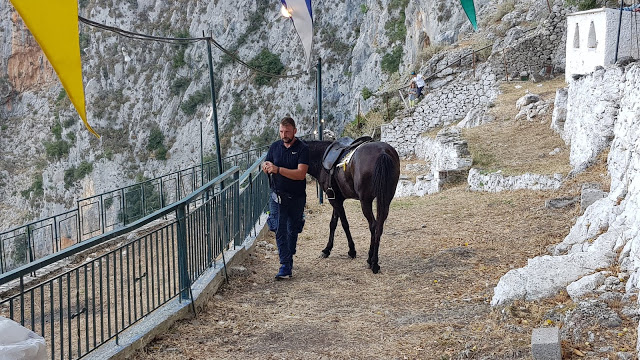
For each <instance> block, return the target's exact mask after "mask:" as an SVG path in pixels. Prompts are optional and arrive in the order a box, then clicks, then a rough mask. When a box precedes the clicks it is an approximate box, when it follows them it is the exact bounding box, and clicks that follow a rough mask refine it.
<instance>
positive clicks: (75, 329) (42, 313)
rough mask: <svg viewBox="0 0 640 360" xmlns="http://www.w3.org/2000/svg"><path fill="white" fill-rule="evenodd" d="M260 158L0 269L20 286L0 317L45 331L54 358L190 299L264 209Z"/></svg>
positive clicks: (1, 304) (74, 354) (75, 354)
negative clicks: (122, 239)
mask: <svg viewBox="0 0 640 360" xmlns="http://www.w3.org/2000/svg"><path fill="white" fill-rule="evenodd" d="M263 159H264V155H263V156H262V157H261V158H259V159H258V160H257V161H256V162H255V163H254V164H253V165H252V166H250V167H249V169H248V170H247V171H245V172H244V173H243V174H242V176H240V169H239V167H238V166H235V167H232V168H231V169H229V170H227V171H226V172H225V173H223V174H222V175H220V176H218V177H216V178H214V179H213V180H211V181H209V182H208V183H207V184H205V185H203V186H201V187H200V188H198V189H195V191H194V192H193V193H191V194H190V195H188V196H187V197H186V198H184V199H182V200H179V201H176V202H175V203H174V204H171V205H168V206H165V207H163V208H162V209H159V210H156V211H155V212H153V213H152V214H150V215H147V216H145V217H143V218H141V219H139V220H136V221H134V222H132V223H131V224H128V225H127V226H126V227H124V228H120V229H115V230H111V231H109V232H106V233H104V234H102V235H99V236H97V237H95V238H93V239H91V240H87V241H84V242H81V243H78V244H75V245H72V246H71V247H69V248H67V249H64V250H62V251H61V252H59V253H57V254H52V255H48V256H46V257H44V258H42V259H39V260H36V261H35V262H33V263H31V264H28V265H26V266H23V267H21V268H19V269H15V270H12V271H9V272H7V273H5V274H2V275H0V285H2V284H6V283H7V282H9V281H13V282H16V285H17V286H16V289H15V290H14V292H15V294H13V295H10V296H9V297H7V298H5V299H4V300H2V301H0V315H1V316H5V317H8V318H10V319H13V320H14V321H16V322H18V323H20V324H22V325H23V326H25V327H27V328H29V329H31V330H33V331H34V332H36V333H38V334H40V335H42V336H43V337H44V338H45V340H46V343H47V347H48V349H47V350H48V354H50V358H51V359H65V358H66V359H78V358H82V357H83V356H85V355H87V354H88V353H90V352H92V351H94V350H95V349H96V348H98V347H99V346H100V345H102V344H104V343H106V342H107V341H109V340H110V339H113V338H115V340H116V342H117V341H118V337H119V334H120V333H122V331H124V330H125V329H127V328H129V327H130V326H132V325H133V324H135V323H136V322H137V321H139V320H141V319H142V318H144V317H145V316H146V315H148V314H149V313H151V312H152V311H154V310H156V309H158V308H159V307H160V306H162V305H163V304H165V303H167V302H168V301H170V300H172V299H174V298H176V297H178V298H179V299H180V301H182V300H186V299H189V298H192V296H191V291H190V286H191V284H192V283H193V281H194V280H195V279H197V278H198V277H199V276H200V275H201V274H202V273H203V272H204V271H205V270H207V269H208V268H209V267H212V266H215V264H216V259H218V260H217V261H218V263H220V261H219V260H220V259H222V260H223V261H222V263H224V250H225V249H227V248H229V247H231V246H235V245H237V244H240V243H241V242H242V241H243V239H244V238H245V237H246V236H247V235H249V232H250V231H251V229H252V228H254V225H255V224H256V222H257V220H258V219H259V217H260V215H261V214H263V213H264V210H265V207H266V204H267V200H268V196H269V187H268V180H267V176H266V175H265V174H264V173H262V172H261V171H260V163H261V162H262V161H263ZM143 226H146V227H145V228H144V230H145V234H144V235H142V236H139V237H137V238H135V239H133V240H131V241H129V242H127V243H125V244H123V245H121V246H119V247H117V248H115V249H112V250H109V249H107V250H104V251H103V253H98V254H96V255H95V258H92V259H87V260H85V262H84V263H82V264H79V265H76V266H75V267H73V268H71V269H70V270H66V271H63V272H61V273H59V274H55V273H53V274H48V275H46V276H43V278H42V279H40V280H38V284H37V285H35V286H30V287H29V288H25V277H26V276H28V274H30V273H33V272H35V271H36V270H38V269H42V268H43V267H45V266H48V265H50V264H53V263H55V262H57V261H59V260H63V259H67V258H70V257H72V256H74V255H76V254H78V253H80V252H83V251H85V250H87V249H92V250H93V249H95V248H96V246H97V245H100V244H103V243H105V242H106V241H108V240H110V239H114V238H116V237H118V236H122V235H126V234H129V233H131V232H132V231H134V230H137V229H140V228H142V227H143Z"/></svg>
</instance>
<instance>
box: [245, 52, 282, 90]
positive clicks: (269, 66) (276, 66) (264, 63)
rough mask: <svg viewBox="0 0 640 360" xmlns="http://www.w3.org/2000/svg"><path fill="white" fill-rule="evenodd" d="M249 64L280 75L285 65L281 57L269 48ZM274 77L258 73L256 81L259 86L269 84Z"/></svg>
mask: <svg viewBox="0 0 640 360" xmlns="http://www.w3.org/2000/svg"><path fill="white" fill-rule="evenodd" d="M249 65H250V66H252V67H254V68H256V69H258V70H261V71H264V72H266V73H269V74H275V75H280V74H282V72H283V71H284V65H282V61H280V57H279V56H278V55H276V54H274V53H272V52H271V51H269V50H268V49H262V51H261V52H260V53H259V54H258V55H256V56H255V57H254V58H253V59H251V60H250V61H249ZM272 79H273V77H272V76H269V75H263V74H257V75H256V77H255V79H254V83H255V84H256V85H258V86H262V85H267V84H269V83H270V82H271V80H272Z"/></svg>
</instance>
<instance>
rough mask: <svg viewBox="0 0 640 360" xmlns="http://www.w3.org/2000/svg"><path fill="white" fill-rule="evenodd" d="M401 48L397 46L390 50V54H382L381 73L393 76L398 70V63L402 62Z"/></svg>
mask: <svg viewBox="0 0 640 360" xmlns="http://www.w3.org/2000/svg"><path fill="white" fill-rule="evenodd" d="M402 51H403V50H402V46H401V45H398V46H396V47H394V48H393V50H391V52H390V53H386V54H384V56H383V57H382V61H381V62H380V68H381V69H382V71H384V72H386V73H389V74H393V73H396V72H398V70H399V69H400V61H401V60H402Z"/></svg>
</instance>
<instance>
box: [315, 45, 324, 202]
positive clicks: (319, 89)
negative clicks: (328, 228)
mask: <svg viewBox="0 0 640 360" xmlns="http://www.w3.org/2000/svg"><path fill="white" fill-rule="evenodd" d="M316 92H317V93H316V97H317V102H318V139H319V140H320V141H322V123H323V122H324V119H322V58H320V57H318V65H317V71H316ZM316 184H317V185H316V186H317V187H318V200H319V201H320V204H322V189H320V184H319V183H316Z"/></svg>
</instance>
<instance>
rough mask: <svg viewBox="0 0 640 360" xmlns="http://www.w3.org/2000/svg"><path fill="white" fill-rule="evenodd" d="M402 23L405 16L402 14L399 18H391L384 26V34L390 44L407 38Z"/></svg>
mask: <svg viewBox="0 0 640 360" xmlns="http://www.w3.org/2000/svg"><path fill="white" fill-rule="evenodd" d="M404 21H405V16H404V12H402V13H401V16H400V17H399V18H392V19H390V20H389V21H387V23H386V24H384V30H385V34H386V35H387V37H388V38H389V41H390V42H391V43H394V42H396V41H403V40H404V39H405V37H407V28H406V26H405V25H404Z"/></svg>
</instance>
